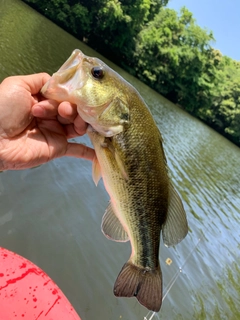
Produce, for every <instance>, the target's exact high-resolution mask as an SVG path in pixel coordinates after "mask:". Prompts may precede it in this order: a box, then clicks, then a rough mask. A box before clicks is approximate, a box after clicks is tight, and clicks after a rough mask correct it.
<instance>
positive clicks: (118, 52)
mask: <svg viewBox="0 0 240 320" xmlns="http://www.w3.org/2000/svg"><path fill="white" fill-rule="evenodd" d="M24 2H26V3H28V4H29V5H31V6H32V7H33V8H34V9H36V10H38V11H39V12H41V13H42V14H44V15H45V16H46V17H47V18H49V19H51V20H52V21H54V22H55V23H56V24H58V25H60V26H61V27H63V28H64V29H66V30H67V31H68V32H70V33H71V34H73V35H74V36H76V37H77V38H78V39H80V40H82V41H84V42H87V43H88V44H89V45H90V46H91V47H92V48H93V49H95V50H97V51H98V52H100V53H102V54H103V55H105V56H106V57H108V58H110V59H111V60H113V61H114V62H116V63H117V64H118V65H120V66H122V67H123V68H124V69H125V70H127V71H128V72H130V73H131V74H133V75H134V76H136V77H137V78H139V79H140V80H141V81H143V82H145V83H146V84H147V85H149V86H150V87H151V88H153V89H154V90H156V91H158V92H159V93H161V94H162V95H163V96H165V97H166V98H168V99H169V100H171V101H172V102H174V103H177V104H178V105H180V106H181V107H182V108H184V109H185V110H186V111H188V112H189V113H191V114H192V115H194V116H196V117H198V118H199V119H201V120H202V121H204V122H205V123H207V124H209V125H210V126H211V127H213V128H214V129H216V130H217V131H219V132H220V133H221V134H223V135H225V136H226V137H227V138H229V139H230V140H231V141H233V142H234V143H235V144H237V145H238V146H240V61H235V60H233V59H231V58H229V57H227V56H224V55H222V54H221V53H220V51H218V50H215V49H213V48H212V46H211V43H212V42H213V41H214V36H213V33H212V32H209V31H207V30H205V29H202V28H200V27H199V26H198V25H197V24H196V21H195V19H194V18H193V15H192V13H191V12H190V11H189V10H188V9H187V8H185V7H183V8H182V9H181V10H180V12H179V13H178V12H176V11H175V10H173V9H169V8H167V7H166V6H167V4H168V0H121V1H120V0H51V1H49V0H24Z"/></svg>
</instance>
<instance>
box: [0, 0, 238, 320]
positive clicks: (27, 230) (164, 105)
mask: <svg viewBox="0 0 240 320" xmlns="http://www.w3.org/2000/svg"><path fill="white" fill-rule="evenodd" d="M0 4H1V11H0V56H1V61H0V79H3V78H4V77H6V76H8V75H14V74H28V73H33V72H40V71H46V72H49V73H52V72H54V71H56V70H57V69H58V68H59V67H60V66H61V65H62V63H63V62H64V61H65V60H66V59H67V57H68V56H69V55H70V53H71V51H72V50H73V49H75V48H79V49H81V50H83V51H84V53H86V54H87V55H90V56H98V57H100V58H102V59H104V58H103V57H101V56H100V55H98V54H97V53H96V52H94V51H93V50H91V49H90V48H88V47H87V46H86V45H84V44H83V43H81V42H80V41H78V40H76V39H75V38H74V37H72V36H70V35H69V34H67V33H66V32H64V31H63V30H61V29H60V28H58V27H57V26H56V25H54V24H53V23H51V22H50V21H48V20H46V19H45V18H44V17H42V16H41V15H39V14H38V13H36V12H35V11H33V10H32V9H30V8H29V7H28V6H26V5H25V4H23V3H22V2H19V1H16V0H9V1H6V0H0ZM104 60H105V59H104ZM105 61H106V60H105ZM108 63H109V62H108ZM109 64H110V65H111V66H112V67H114V68H115V69H116V70H117V71H118V72H119V73H121V74H122V76H123V77H125V78H126V79H127V80H128V81H130V82H131V83H132V84H133V85H134V86H135V87H136V88H137V89H138V90H139V91H140V92H141V94H142V96H143V97H144V98H145V100H146V102H147V103H148V105H149V107H150V109H151V111H152V113H153V116H154V118H155V120H156V123H157V125H158V127H159V129H160V130H161V133H162V135H163V138H164V142H165V143H164V146H165V150H166V155H167V159H168V165H169V169H170V175H171V177H172V180H173V181H174V184H175V185H176V187H177V189H178V191H179V193H180V194H181V196H182V198H183V200H184V206H185V208H186V211H187V215H188V220H189V226H190V232H189V235H188V236H187V238H186V239H185V240H184V241H182V242H181V243H180V244H179V245H178V246H176V247H175V248H165V247H164V246H163V245H161V249H160V260H161V265H162V271H163V281H164V290H165V291H164V292H166V290H168V289H169V291H167V295H166V298H165V299H164V302H163V306H162V309H161V312H160V313H159V314H157V315H155V316H154V318H153V319H173V320H175V319H184V320H187V319H228V320H229V319H231V320H235V319H239V318H240V314H239V310H240V287H239V283H240V278H239V277H240V270H239V263H240V261H239V250H240V245H239V243H240V241H239V240H240V233H239V230H240V222H239V208H240V200H239V190H240V165H239V157H240V151H239V148H237V147H236V146H234V145H233V144H231V143H230V142H229V141H227V140H226V139H225V138H223V137H221V136H220V135H219V134H217V133H216V132H214V131H213V130H211V129H210V128H208V127H207V126H206V125H204V124H202V123H201V122H199V121H198V120H196V119H194V118H192V117H191V116H190V115H188V114H187V113H186V112H185V111H183V110H181V109H179V108H177V107H176V106H175V105H173V104H172V103H170V102H169V101H167V100H166V99H164V98H163V97H162V96H160V95H159V94H157V93H156V92H154V91H153V90H151V89H149V88H148V87H147V86H145V85H144V84H142V83H140V82H139V81H137V80H136V79H134V78H133V77H132V76H130V75H128V74H127V73H125V72H123V71H122V70H121V69H120V68H118V67H116V66H114V65H113V64H111V63H109ZM77 141H81V142H84V143H86V144H89V140H88V138H86V137H83V138H78V139H77ZM0 203H1V207H0V209H1V210H0V245H1V246H3V247H6V248H7V249H9V250H12V251H15V252H17V253H19V254H21V255H23V256H24V257H26V258H28V259H30V260H31V261H33V262H34V263H36V264H37V265H39V267H41V268H42V269H43V270H45V271H46V272H47V273H48V274H49V275H50V277H52V278H53V280H54V281H55V282H56V283H57V284H58V285H59V287H60V288H61V289H62V291H63V292H64V293H65V295H66V296H67V297H68V299H69V300H70V301H71V303H72V304H73V306H74V308H75V309H76V311H77V312H78V313H79V314H80V316H81V317H82V319H83V320H84V319H99V320H101V319H102V320H103V319H104V320H105V319H109V320H110V319H111V320H112V319H124V320H128V319H131V320H137V319H143V318H144V316H146V315H147V310H146V309H144V308H143V307H142V306H140V305H139V304H138V303H137V301H136V299H117V298H115V297H114V295H113V293H112V288H113V284H114V281H115V279H116V276H117V275H118V272H119V271H120V269H121V268H122V265H123V264H124V263H125V261H126V259H128V256H129V253H130V247H129V245H128V244H120V243H114V242H111V241H108V240H107V239H106V238H105V237H104V236H103V235H102V234H101V230H100V224H101V218H102V215H103V213H104V211H105V208H106V207H107V203H108V195H107V193H106V192H105V190H104V187H103V184H102V182H101V183H100V185H99V186H98V188H96V187H95V185H94V183H93V181H92V178H91V163H90V162H87V161H83V160H79V159H73V158H64V159H57V160H55V161H53V162H51V163H48V164H46V165H43V166H40V167H38V168H35V169H32V170H24V171H19V172H4V173H2V174H1V175H0ZM168 258H170V259H171V260H172V263H171V264H170V265H168V264H167V263H166V262H165V261H166V260H167V259H168ZM180 271H181V272H180ZM174 277H175V278H174ZM171 285H172V286H171Z"/></svg>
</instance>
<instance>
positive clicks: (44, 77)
mask: <svg viewBox="0 0 240 320" xmlns="http://www.w3.org/2000/svg"><path fill="white" fill-rule="evenodd" d="M50 78H51V76H50V75H49V74H47V73H45V72H42V73H35V74H31V75H27V76H21V81H22V82H23V84H24V85H25V87H26V88H27V89H28V91H30V92H31V94H37V93H38V92H39V91H40V90H41V89H42V87H43V85H44V84H45V83H46V82H47V81H48V80H49V79H50Z"/></svg>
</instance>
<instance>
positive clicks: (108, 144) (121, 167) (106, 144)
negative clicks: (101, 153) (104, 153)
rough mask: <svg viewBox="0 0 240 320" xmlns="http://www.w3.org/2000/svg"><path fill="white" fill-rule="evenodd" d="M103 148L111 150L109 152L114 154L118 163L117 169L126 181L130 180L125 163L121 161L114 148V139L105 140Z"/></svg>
mask: <svg viewBox="0 0 240 320" xmlns="http://www.w3.org/2000/svg"><path fill="white" fill-rule="evenodd" d="M102 147H103V148H108V149H109V151H110V152H111V153H112V155H113V157H114V159H115V161H116V164H117V167H118V169H119V171H120V172H121V175H122V177H123V178H124V180H128V174H127V170H126V166H125V164H124V161H123V160H122V159H121V157H120V155H119V153H118V151H117V150H116V149H115V148H114V145H113V144H112V139H111V138H105V140H104V144H102Z"/></svg>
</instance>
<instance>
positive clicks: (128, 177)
mask: <svg viewBox="0 0 240 320" xmlns="http://www.w3.org/2000/svg"><path fill="white" fill-rule="evenodd" d="M42 93H43V95H44V96H45V97H46V98H49V99H55V100H57V101H59V102H61V101H69V102H71V103H74V104H76V105H77V110H78V113H79V115H80V116H81V117H82V118H83V120H85V121H86V122H87V123H89V127H88V135H89V137H90V139H91V142H92V144H93V146H94V149H95V152H96V159H95V160H94V162H93V179H94V181H95V183H96V184H97V182H98V180H99V179H100V177H101V176H102V178H103V181H104V185H105V188H106V190H107V192H108V194H109V196H110V203H109V206H108V208H107V210H106V212H105V214H104V216H103V219H102V231H103V233H104V234H105V235H106V237H107V238H109V239H112V240H115V241H122V242H125V241H128V240H130V242H131V247H132V254H131V256H130V258H129V260H128V261H127V262H126V263H125V264H124V266H123V268H122V270H121V271H120V273H119V275H118V277H117V280H116V282H115V285H114V294H115V295H116V296H118V297H120V296H121V297H132V296H135V297H136V298H137V299H138V301H139V302H140V303H141V304H142V305H143V306H145V307H146V308H148V309H149V310H152V311H156V312H157V311H159V310H160V307H161V304H162V272H161V268H160V263H159V244H160V232H161V231H162V236H163V241H164V244H165V245H167V246H171V245H176V244H177V243H179V242H180V241H181V240H182V239H183V238H184V237H185V236H186V234H187V232H188V224H187V219H186V214H185V211H184V208H183V205H182V202H181V200H180V198H179V196H178V194H177V192H176V191H175V189H174V187H173V185H172V183H171V181H170V179H169V176H168V169H167V163H166V158H165V155H164V150H163V146H162V137H161V134H160V132H159V130H158V128H157V126H156V124H155V121H154V119H153V117H152V115H151V113H150V111H149V109H148V108H147V106H146V104H145V102H144V101H143V99H142V97H141V96H140V94H139V93H138V92H137V90H136V89H135V88H134V87H133V86H132V85H131V84H129V83H128V82H127V81H126V80H124V79H123V78H122V77H121V76H120V75H119V74H117V73H116V72H115V71H114V70H112V69H111V68H109V67H108V66H107V65H106V64H105V63H103V62H102V61H101V60H99V59H97V58H92V57H88V56H86V55H84V54H83V53H82V52H81V51H80V50H74V52H73V53H72V55H71V56H70V58H69V59H68V60H67V61H66V62H65V63H64V64H63V66H62V67H61V68H60V69H59V70H58V71H57V72H56V73H54V74H53V76H52V78H51V79H50V80H49V81H48V82H47V83H46V84H45V85H44V87H43V89H42Z"/></svg>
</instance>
